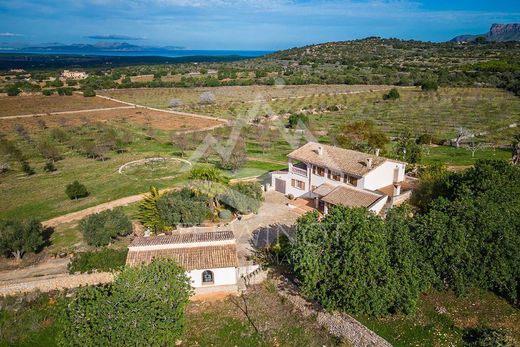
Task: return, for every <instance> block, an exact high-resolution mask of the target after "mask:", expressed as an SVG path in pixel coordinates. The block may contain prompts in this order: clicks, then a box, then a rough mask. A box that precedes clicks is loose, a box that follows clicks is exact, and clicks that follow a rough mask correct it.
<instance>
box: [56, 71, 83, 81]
mask: <svg viewBox="0 0 520 347" xmlns="http://www.w3.org/2000/svg"><path fill="white" fill-rule="evenodd" d="M61 77H63V78H64V79H71V80H82V79H85V78H87V77H88V74H87V73H86V72H84V71H70V70H63V72H62V73H61Z"/></svg>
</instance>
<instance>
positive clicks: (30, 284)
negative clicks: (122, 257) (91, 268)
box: [0, 272, 114, 296]
mask: <svg viewBox="0 0 520 347" xmlns="http://www.w3.org/2000/svg"><path fill="white" fill-rule="evenodd" d="M113 280H114V274H112V273H110V272H98V273H91V274H76V275H69V274H63V275H55V276H44V277H33V278H25V279H23V280H16V281H5V282H0V296H12V295H19V294H25V293H30V292H34V291H40V292H50V291H54V290H64V289H71V288H77V287H81V286H91V285H98V284H105V283H111V282H112V281H113Z"/></svg>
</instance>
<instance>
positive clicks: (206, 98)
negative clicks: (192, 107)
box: [199, 92, 215, 105]
mask: <svg viewBox="0 0 520 347" xmlns="http://www.w3.org/2000/svg"><path fill="white" fill-rule="evenodd" d="M199 102H200V103H201V104H203V105H209V104H213V103H215V95H214V94H213V93H211V92H204V93H202V94H200V97H199Z"/></svg>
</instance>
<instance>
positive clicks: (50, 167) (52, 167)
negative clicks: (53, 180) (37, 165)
mask: <svg viewBox="0 0 520 347" xmlns="http://www.w3.org/2000/svg"><path fill="white" fill-rule="evenodd" d="M56 170H57V169H56V166H55V165H54V162H52V161H48V162H46V163H45V166H44V167H43V171H45V172H54V171H56Z"/></svg>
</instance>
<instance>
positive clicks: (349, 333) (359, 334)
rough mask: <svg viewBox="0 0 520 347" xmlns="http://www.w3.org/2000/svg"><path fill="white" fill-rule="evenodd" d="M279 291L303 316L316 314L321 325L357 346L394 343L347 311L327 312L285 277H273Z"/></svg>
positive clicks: (381, 345) (374, 346) (388, 345)
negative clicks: (346, 312) (309, 299)
mask: <svg viewBox="0 0 520 347" xmlns="http://www.w3.org/2000/svg"><path fill="white" fill-rule="evenodd" d="M273 280H274V282H275V283H276V284H277V287H278V293H279V294H280V295H281V296H282V297H284V298H286V299H287V300H288V301H289V302H290V303H291V304H292V305H293V306H294V307H295V308H296V309H298V311H300V312H301V314H302V316H304V317H310V316H315V317H316V321H317V322H318V324H319V325H320V326H322V327H323V328H325V329H327V331H328V332H329V333H330V334H332V335H334V336H336V337H338V338H341V339H347V340H348V341H349V342H350V343H351V344H352V345H353V346H355V347H391V346H392V345H391V344H390V343H389V342H388V341H386V340H385V339H383V338H382V337H381V336H379V335H377V334H376V333H374V332H373V331H372V330H370V329H368V328H367V327H365V326H364V325H363V324H361V323H360V322H358V321H357V320H355V319H354V318H353V317H351V316H349V315H348V314H345V313H332V314H331V313H327V312H325V311H324V310H323V308H321V307H320V306H319V305H317V304H315V303H312V302H310V301H308V300H306V299H305V298H303V297H302V296H301V294H300V292H299V289H298V287H296V286H295V285H294V284H293V283H292V282H290V281H289V280H288V279H286V278H284V277H278V278H274V279H273Z"/></svg>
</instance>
